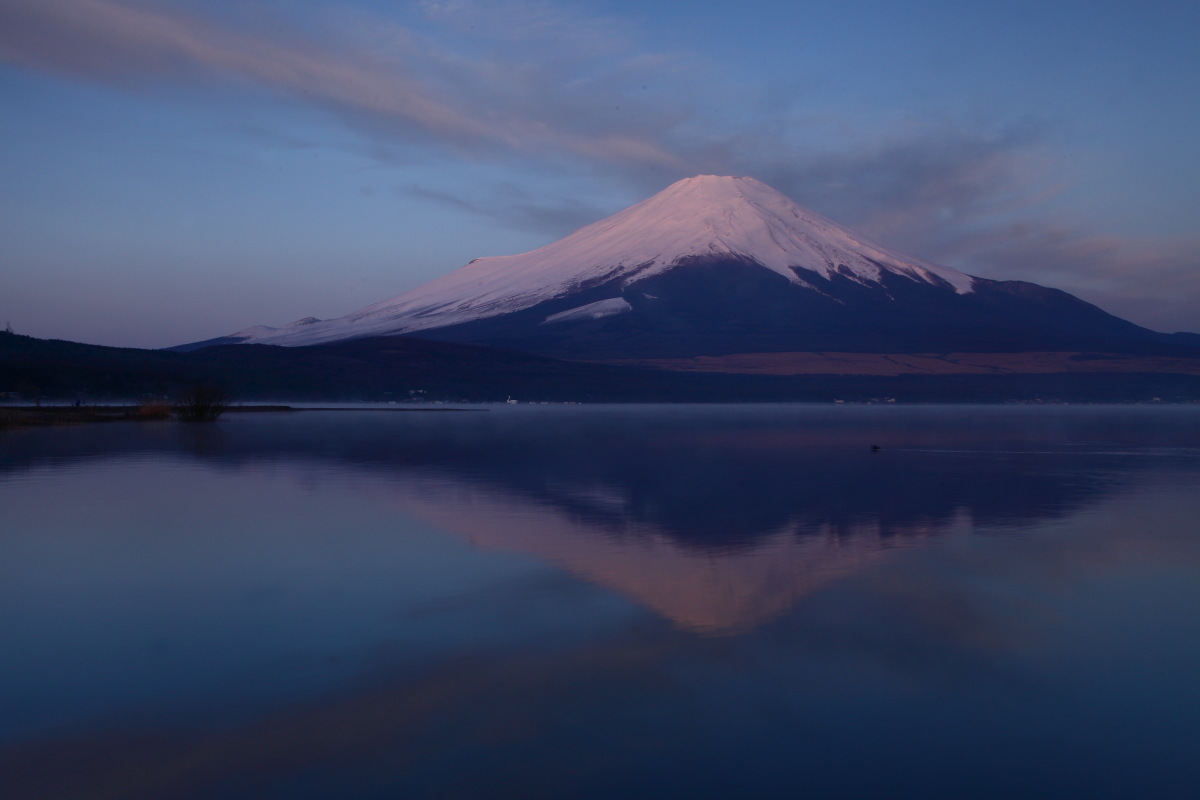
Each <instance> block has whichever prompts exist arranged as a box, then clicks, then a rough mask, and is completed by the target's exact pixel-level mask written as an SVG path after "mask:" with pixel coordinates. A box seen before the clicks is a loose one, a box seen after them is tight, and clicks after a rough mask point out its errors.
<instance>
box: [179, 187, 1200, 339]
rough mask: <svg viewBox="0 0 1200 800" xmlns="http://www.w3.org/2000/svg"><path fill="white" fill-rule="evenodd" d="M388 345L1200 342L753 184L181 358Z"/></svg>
mask: <svg viewBox="0 0 1200 800" xmlns="http://www.w3.org/2000/svg"><path fill="white" fill-rule="evenodd" d="M396 334H410V335H411V334H419V335H420V336H421V337H422V338H427V339H438V340H444V341H454V342H463V343H472V344H484V345H489V346H494V347H504V348H509V349H515V350H522V351H528V352H533V353H539V354H542V355H549V356H554V357H559V358H575V359H592V360H598V359H618V360H620V359H624V360H628V359H646V358H656V359H663V358H668V359H669V358H691V357H696V356H726V355H732V354H746V353H787V352H812V351H839V352H859V353H861V352H873V353H916V352H943V353H944V352H1028V351H1081V350H1082V351H1093V350H1100V351H1106V352H1131V351H1135V352H1150V351H1153V350H1155V349H1156V348H1159V347H1162V346H1166V345H1173V344H1177V345H1184V346H1187V345H1192V346H1194V345H1195V344H1197V343H1200V337H1193V339H1192V341H1187V340H1186V338H1179V337H1178V336H1172V335H1167V334H1160V333H1156V332H1154V331H1150V330H1148V329H1146V328H1142V327H1139V326H1137V325H1134V324H1133V323H1130V322H1127V321H1125V320H1122V319H1119V318H1118V317H1115V316H1112V315H1111V314H1108V313H1106V312H1104V311H1102V310H1101V309H1099V308H1097V307H1096V306H1093V305H1091V304H1089V303H1086V302H1084V301H1082V300H1080V299H1078V298H1076V297H1073V296H1071V295H1069V294H1067V293H1066V292H1062V291H1058V290H1055V289H1048V288H1045V287H1042V286H1038V285H1036V284H1033V283H1027V282H1022V281H997V280H989V279H984V278H977V277H973V276H970V275H967V274H964V273H962V272H959V271H958V270H955V269H952V268H950V267H945V266H939V265H937V264H932V263H929V262H926V261H922V260H920V259H917V258H912V257H909V256H905V255H902V254H900V253H897V252H895V251H893V250H890V249H888V248H886V247H884V246H882V245H879V244H876V243H873V242H871V241H870V240H868V239H866V238H865V237H862V236H859V235H858V234H855V233H853V232H851V231H849V230H847V229H846V228H843V227H841V226H839V225H837V224H836V223H834V222H832V221H830V220H828V219H826V218H824V217H822V216H820V215H819V214H816V213H814V212H812V211H809V210H808V209H805V208H803V207H801V206H799V205H797V204H796V203H794V202H793V201H792V200H790V199H788V198H787V197H785V196H784V195H782V194H780V193H779V192H777V191H775V190H774V189H772V188H770V187H769V186H767V185H765V184H763V183H760V182H759V181H757V180H754V179H753V178H736V177H720V176H712V175H702V176H697V177H693V178H688V179H685V180H682V181H679V182H677V183H675V184H672V185H671V186H669V187H667V188H666V189H664V190H663V191H661V192H659V193H658V194H656V195H654V196H653V197H651V198H649V199H647V200H644V201H642V202H640V203H638V204H636V205H633V206H630V207H629V208H627V209H625V210H624V211H621V212H619V213H617V214H614V215H613V216H611V217H609V218H607V219H604V220H601V221H599V222H596V223H593V224H591V225H588V226H586V227H584V228H581V229H579V230H578V231H576V232H574V233H572V234H570V235H569V236H567V237H565V238H563V239H560V240H558V241H556V242H553V243H551V244H548V245H546V246H545V247H542V248H539V249H537V250H533V251H531V252H528V253H523V254H520V255H513V256H500V257H493V258H480V259H476V260H475V261H472V262H471V263H469V264H467V265H466V266H465V267H463V268H461V269H459V270H457V271H455V272H452V273H450V274H448V275H445V276H443V277H441V278H438V279H436V280H434V281H431V282H429V283H427V284H425V285H424V286H421V287H418V288H416V289H414V290H412V291H410V292H406V293H405V294H402V295H399V296H398V297H394V298H392V299H390V300H385V301H383V302H381V303H376V304H375V305H372V306H368V307H367V308H364V309H362V310H360V311H356V312H354V313H352V314H348V315H346V316H344V317H341V318H338V319H331V320H318V319H315V318H312V317H309V318H306V319H302V320H299V321H298V322H294V323H292V324H291V325H288V326H286V327H283V328H269V327H265V326H257V327H254V328H249V329H247V330H244V331H240V332H238V333H235V334H231V335H230V336H227V337H221V338H219V339H213V340H209V341H207V342H199V343H196V344H195V345H191V346H185V347H198V346H203V345H210V344H226V343H261V344H278V345H286V346H297V345H312V344H319V343H325V342H334V341H341V340H346V339H356V338H362V337H369V336H381V335H396ZM1184 336H1185V337H1186V336H1187V335H1184Z"/></svg>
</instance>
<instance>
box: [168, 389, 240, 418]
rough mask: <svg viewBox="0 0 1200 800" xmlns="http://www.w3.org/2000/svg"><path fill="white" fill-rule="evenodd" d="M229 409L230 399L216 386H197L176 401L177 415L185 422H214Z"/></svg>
mask: <svg viewBox="0 0 1200 800" xmlns="http://www.w3.org/2000/svg"><path fill="white" fill-rule="evenodd" d="M228 407H229V397H228V396H227V395H226V394H225V392H224V391H222V390H221V389H220V388H218V387H216V386H207V385H205V386H196V387H193V388H192V389H190V390H188V391H186V392H184V393H183V394H182V395H180V396H179V398H178V399H177V400H176V401H175V405H174V408H175V415H176V416H177V417H179V419H180V420H181V421H183V422H212V421H213V420H215V419H216V418H217V417H219V416H221V414H223V413H224V412H225V409H226V408H228Z"/></svg>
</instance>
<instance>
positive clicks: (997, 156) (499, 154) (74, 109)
mask: <svg viewBox="0 0 1200 800" xmlns="http://www.w3.org/2000/svg"><path fill="white" fill-rule="evenodd" d="M1196 31H1200V3H1197V2H1194V0H1176V1H1170V2H1168V1H1164V0H1141V1H1140V2H1123V1H1122V2H1118V1H1113V0H1089V1H1087V2H1084V1H1082V0H1081V1H1079V2H1077V1H1076V0H1055V1H1054V2H1049V3H1047V2H1045V0H1041V1H1040V2H1025V1H1024V0H1010V2H1005V3H994V2H982V1H976V0H956V1H955V2H951V1H949V0H925V1H924V2H907V1H906V0H843V1H842V2H837V3H832V2H821V3H810V2H803V1H802V0H788V1H787V2H776V1H775V0H763V1H761V2H751V3H740V4H738V3H727V2H705V0H692V2H653V3H652V2H646V1H645V0H642V1H641V2H625V1H624V0H580V2H557V1H556V0H488V1H486V2H485V1H484V0H414V1H413V2H405V1H404V0H396V1H395V2H383V0H344V1H343V2H325V1H324V0H205V1H201V0H0V103H2V104H0V324H6V323H7V324H10V325H11V326H12V329H13V330H14V331H15V332H17V333H23V334H28V335H32V336H38V337H46V338H61V339H69V340H74V341H82V342H89V343H94V344H106V345H118V346H132V347H167V346H171V345H175V344H181V343H184V342H190V341H196V340H200V339H206V338H209V337H213V336H220V335H224V334H228V333H232V332H234V331H237V330H241V329H242V328H246V327H249V326H252V325H258V324H266V325H282V324H286V323H288V322H291V321H293V320H296V319H299V318H301V317H307V316H316V317H320V318H329V317H337V316H341V315H343V314H347V313H349V312H351V311H355V310H357V309H359V308H361V307H363V306H365V305H368V304H371V303H375V302H379V301H382V300H385V299H387V298H390V297H392V296H394V295H397V294H400V293H402V292H404V291H407V290H409V289H412V288H415V287H416V286H419V285H420V284H422V283H424V282H426V281H428V280H430V279H432V278H435V277H437V276H439V275H442V274H445V273H447V272H450V271H452V270H454V269H457V268H459V267H461V266H463V265H464V264H466V263H467V262H468V261H470V260H471V259H473V258H477V257H481V256H496V255H507V254H511V253H519V252H524V251H527V250H531V249H534V248H536V247H540V246H542V245H544V244H547V243H549V242H551V241H553V240H555V239H557V238H559V237H561V236H564V235H566V234H568V233H570V232H571V231H572V230H574V229H576V228H578V227H580V226H582V225H585V224H587V223H590V222H594V221H596V220H598V219H601V218H603V217H605V216H608V215H610V214H612V213H615V212H617V211H619V210H621V209H622V208H624V207H626V206H628V205H630V204H632V203H634V202H637V201H639V200H642V199H644V198H646V197H648V196H650V195H651V194H653V193H654V192H656V191H659V190H660V189H662V188H664V187H666V186H667V185H669V184H670V183H672V182H673V181H675V180H678V179H680V178H684V177H689V176H691V175H697V174H721V175H749V176H752V177H755V178H757V179H759V180H761V181H763V182H765V183H767V184H769V185H771V186H773V187H775V188H776V189H778V190H779V191H781V192H783V193H784V194H786V195H788V196H790V197H792V198H793V199H794V200H796V201H797V202H799V203H801V204H804V205H806V206H809V207H810V208H812V209H814V210H815V211H818V212H820V213H822V214H824V215H826V216H828V217H831V218H832V219H834V220H835V221H837V222H839V223H841V224H843V225H846V226H848V227H850V228H852V229H854V230H857V231H860V232H862V233H864V234H866V235H868V236H870V237H872V238H874V239H876V240H879V241H881V242H883V243H885V244H887V245H889V246H891V247H892V248H894V249H897V250H900V251H901V252H906V253H909V254H911V255H914V256H918V257H920V258H924V259H926V260H930V261H934V262H937V263H942V264H947V265H949V266H952V267H956V268H958V269H961V270H963V271H964V272H967V273H970V274H973V275H979V276H982V277H988V278H997V279H1016V280H1029V281H1034V282H1036V283H1040V284H1043V285H1046V286H1053V287H1056V288H1060V289H1064V290H1066V291H1069V292H1071V293H1073V294H1076V295H1078V296H1080V297H1082V298H1083V299H1085V300H1088V301H1089V302H1093V303H1096V304H1097V305H1099V306H1101V307H1102V308H1104V309H1105V310H1107V311H1110V312H1112V313H1115V314H1117V315H1119V316H1123V317H1125V318H1127V319H1130V320H1133V321H1134V322H1137V323H1139V324H1142V325H1145V326H1147V327H1150V328H1154V329H1156V330H1162V331H1177V330H1190V331H1200V156H1198V155H1197V142H1200V102H1198V100H1197V98H1200V48H1197V47H1195V46H1194V39H1195V34H1196Z"/></svg>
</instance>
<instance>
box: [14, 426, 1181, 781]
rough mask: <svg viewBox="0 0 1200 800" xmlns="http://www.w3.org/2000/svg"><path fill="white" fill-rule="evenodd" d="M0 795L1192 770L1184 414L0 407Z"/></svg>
mask: <svg viewBox="0 0 1200 800" xmlns="http://www.w3.org/2000/svg"><path fill="white" fill-rule="evenodd" d="M0 641H2V642H3V643H4V646H3V648H2V651H0V796H3V797H5V798H25V797H29V798H42V797H67V798H187V799H189V800H191V799H192V798H276V797H278V798H476V797H479V798H535V797H545V798H642V797H645V798H662V797H689V798H691V797H763V798H775V797H779V798H785V797H786V798H795V797H809V798H826V797H829V798H834V797H837V798H896V797H920V798H936V797H946V798H962V797H970V798H991V797H997V798H999V797H1005V798H1008V797H1021V798H1027V797H1031V796H1044V797H1088V798H1109V797H1111V798H1129V797H1156V798H1157V797H1163V798H1167V797H1170V798H1175V797H1178V798H1184V797H1187V798H1192V797H1197V796H1200V759H1197V753H1200V680H1198V676H1200V407H1196V406H1178V407H1174V406H1141V407H1082V406H1079V407H1076V406H1053V407H1050V406H1047V407H1038V406H1003V407H1001V406H991V407H988V406H979V407H975V406H886V405H880V406H865V405H864V406H856V405H844V406H841V405H839V406H803V405H799V406H785V405H772V406H658V407H655V406H493V407H486V408H479V409H467V410H461V411H446V410H440V411H431V412H404V411H396V410H358V411H353V410H352V411H301V412H294V413H269V414H268V413H262V414H250V413H230V414H227V415H226V416H225V417H223V418H222V419H221V420H220V421H219V422H217V423H215V424H210V425H206V424H197V425H187V424H182V423H174V422H148V423H109V424H97V425H90V426H83V427H73V428H54V429H28V430H14V431H7V432H0Z"/></svg>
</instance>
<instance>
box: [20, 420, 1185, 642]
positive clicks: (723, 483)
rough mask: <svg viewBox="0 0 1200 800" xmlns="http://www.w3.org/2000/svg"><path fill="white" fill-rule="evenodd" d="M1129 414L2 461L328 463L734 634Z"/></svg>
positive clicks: (979, 525) (1110, 483) (184, 434)
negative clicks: (178, 457)
mask: <svg viewBox="0 0 1200 800" xmlns="http://www.w3.org/2000/svg"><path fill="white" fill-rule="evenodd" d="M1106 413H1107V416H1106ZM1114 413H1116V414H1117V416H1116V417H1114V416H1113V414H1114ZM1122 420H1124V423H1122ZM1189 421H1190V420H1189V419H1188V418H1186V417H1184V418H1175V417H1172V416H1171V415H1165V416H1163V417H1161V418H1158V419H1156V420H1154V421H1152V424H1151V426H1150V428H1149V429H1147V422H1146V418H1145V417H1144V416H1142V417H1137V418H1136V426H1137V430H1136V432H1134V433H1135V434H1136V437H1137V440H1138V442H1139V443H1140V444H1141V445H1142V446H1145V444H1146V443H1147V441H1149V443H1150V444H1152V445H1153V444H1154V443H1156V442H1159V443H1161V444H1162V445H1163V447H1164V451H1163V454H1162V457H1164V458H1169V457H1170V454H1171V452H1172V451H1170V450H1169V449H1167V448H1168V446H1169V447H1173V448H1179V447H1194V446H1195V445H1196V442H1195V441H1192V440H1193V439H1195V437H1196V434H1195V432H1194V428H1193V427H1192V426H1190V425H1189V424H1188V423H1189ZM1130 424H1132V423H1131V422H1130V419H1127V418H1125V417H1122V416H1121V415H1120V414H1119V413H1117V412H1105V413H1101V412H1091V413H1084V412H1078V411H1073V412H1050V411H1045V413H1040V414H1037V415H1035V414H1032V413H1030V412H1029V411H1027V410H1017V411H1012V410H1004V409H990V410H987V411H986V412H982V411H979V410H973V409H894V408H883V409H870V408H861V409H845V410H842V409H838V410H836V411H830V410H827V409H811V408H809V409H804V408H799V409H797V408H777V407H776V408H772V407H765V408H753V407H750V408H746V407H742V408H736V409H731V408H719V407H718V408H707V409H695V408H689V409H671V408H655V409H605V410H594V409H592V410H585V409H579V410H567V409H544V410H543V409H536V410H523V411H519V412H517V411H511V410H506V409H500V410H497V411H494V412H483V413H462V414H386V413H375V414H367V413H342V414H338V413H320V412H310V413H304V414H296V415H286V416H282V415H281V416H275V415H272V416H266V415H254V416H251V415H246V416H242V417H237V416H234V415H231V417H230V419H229V420H228V422H223V423H222V424H221V425H219V426H216V427H211V426H210V427H195V426H190V427H189V426H169V425H168V426H159V427H154V426H134V425H121V426H111V427H107V428H104V429H100V428H89V429H78V430H72V431H31V432H27V433H24V432H23V433H22V435H20V436H15V437H12V438H11V439H10V440H9V441H8V442H7V445H8V446H7V447H6V448H5V449H4V451H3V454H2V456H0V458H2V461H0V468H3V469H4V470H6V471H11V470H19V469H22V468H26V467H30V466H35V465H37V464H39V463H43V462H45V461H46V460H54V461H57V462H63V461H67V462H70V461H85V460H88V459H94V458H110V457H113V456H115V455H120V454H131V455H132V454H146V453H176V454H177V453H186V454H189V455H190V456H192V457H195V458H197V459H200V460H201V461H203V462H207V463H211V464H214V465H224V466H227V467H242V466H245V465H253V464H256V463H262V462H266V461H283V462H287V463H293V462H298V463H304V464H309V465H317V466H318V467H319V468H320V471H319V472H318V475H327V476H337V477H339V478H346V477H348V478H350V479H351V480H354V481H358V482H360V483H361V486H360V488H359V491H361V492H363V493H364V494H366V495H368V496H371V497H373V498H374V499H376V500H378V501H381V502H384V503H386V504H388V505H391V506H394V507H396V508H398V509H401V510H403V511H405V512H408V513H412V514H414V515H417V516H419V517H421V518H424V519H426V520H428V521H430V522H432V523H434V524H435V525H437V526H438V527H440V528H442V529H444V530H446V531H449V532H452V533H454V534H457V535H460V536H463V537H465V538H467V539H469V540H470V541H471V542H472V543H473V544H475V545H476V546H479V547H482V548H489V549H501V550H508V551H516V552H520V553H524V554H527V555H531V556H533V557H536V558H538V559H541V560H544V561H547V562H549V563H552V564H554V565H556V566H558V567H560V568H562V569H564V570H566V571H568V572H570V573H572V574H574V575H577V576H579V577H582V578H584V579H586V580H588V581H591V582H593V583H596V584H599V585H602V586H604V587H607V588H609V589H611V590H613V591H616V592H618V593H620V594H621V595H623V596H625V597H627V598H629V599H631V600H633V601H635V602H637V603H638V604H640V605H643V606H645V607H647V608H650V609H652V610H654V611H655V612H656V613H658V614H661V615H662V616H664V617H666V618H668V619H670V620H672V621H673V622H674V623H675V624H677V625H680V626H682V627H684V628H688V629H691V630H699V631H705V632H730V631H737V630H743V629H746V628H750V627H753V626H756V625H759V624H761V623H763V622H765V621H767V620H769V619H771V618H772V617H774V616H776V615H778V614H780V613H782V612H784V611H786V610H787V609H789V608H791V607H792V605H793V604H794V603H795V602H796V601H797V599H798V598H800V597H802V596H804V595H806V594H809V593H812V592H814V591H817V590H819V589H821V588H822V587H823V586H826V585H828V584H829V583H830V582H832V581H836V580H838V579H839V578H842V577H845V576H847V575H849V574H852V573H855V572H857V571H859V570H862V569H864V568H865V567H868V566H870V565H873V564H876V563H878V562H879V561H880V560H882V559H886V558H887V557H888V556H889V554H890V553H892V552H894V551H895V550H896V549H897V548H899V547H904V546H910V545H916V544H919V543H920V542H922V541H925V540H927V539H928V538H929V537H934V536H942V535H946V534H951V533H961V534H967V533H970V532H972V531H978V530H981V529H984V530H986V529H991V530H999V529H1002V528H1004V527H1006V526H1018V525H1019V526H1027V525H1031V524H1034V523H1037V522H1040V521H1044V520H1048V519H1053V518H1057V517H1061V516H1065V515H1068V514H1071V513H1074V512H1076V511H1078V510H1079V509H1081V508H1083V507H1085V506H1086V505H1088V504H1090V503H1093V502H1095V501H1097V500H1098V499H1099V498H1101V497H1103V496H1104V495H1105V494H1107V493H1110V492H1112V491H1114V490H1115V489H1116V488H1117V487H1120V486H1122V485H1125V484H1127V483H1128V482H1130V481H1131V480H1135V479H1136V478H1137V477H1138V475H1139V473H1140V472H1142V471H1145V470H1152V469H1153V467H1154V464H1155V460H1154V459H1146V458H1142V459H1140V460H1139V459H1131V458H1129V457H1128V454H1127V453H1124V452H1123V451H1122V449H1121V448H1122V446H1123V445H1122V441H1123V436H1124V435H1125V433H1124V432H1127V429H1128V426H1129V425H1130ZM1123 425H1124V427H1123ZM1130 435H1134V434H1133V433H1131V434H1130ZM872 445H875V446H877V447H878V448H879V449H878V450H874V449H873V448H872Z"/></svg>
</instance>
